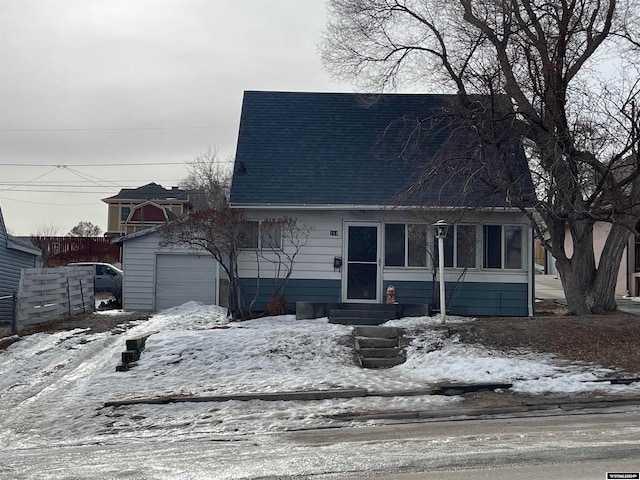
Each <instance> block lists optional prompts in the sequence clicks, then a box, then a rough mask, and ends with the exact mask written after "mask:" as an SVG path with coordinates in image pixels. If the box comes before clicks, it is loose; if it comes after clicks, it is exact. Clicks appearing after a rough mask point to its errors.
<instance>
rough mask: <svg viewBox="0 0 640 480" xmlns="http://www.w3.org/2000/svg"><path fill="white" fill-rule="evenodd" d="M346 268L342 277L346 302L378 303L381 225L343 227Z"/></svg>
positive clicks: (361, 224) (347, 225) (348, 225)
mask: <svg viewBox="0 0 640 480" xmlns="http://www.w3.org/2000/svg"><path fill="white" fill-rule="evenodd" d="M345 230H346V232H347V235H346V245H345V250H346V252H347V255H346V256H347V265H346V267H347V268H346V269H345V275H344V278H343V289H342V291H343V300H344V301H346V302H369V303H379V302H380V297H381V293H380V283H381V282H380V225H379V224H375V223H371V224H369V223H367V224H363V223H359V224H346V226H345Z"/></svg>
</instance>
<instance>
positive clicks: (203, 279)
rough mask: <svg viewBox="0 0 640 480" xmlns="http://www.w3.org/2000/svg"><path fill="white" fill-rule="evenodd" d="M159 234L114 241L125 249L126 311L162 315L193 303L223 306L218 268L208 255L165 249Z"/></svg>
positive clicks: (147, 232)
mask: <svg viewBox="0 0 640 480" xmlns="http://www.w3.org/2000/svg"><path fill="white" fill-rule="evenodd" d="M158 230H159V227H153V228H149V229H147V230H143V231H140V232H135V233H132V234H130V235H126V236H124V237H120V238H118V239H115V240H114V242H115V243H119V244H121V245H122V269H123V270H124V280H123V284H122V306H123V308H124V309H125V310H153V311H159V310H164V309H166V308H170V307H175V306H177V305H182V304H183V303H186V302H189V301H197V302H201V303H204V304H218V305H219V304H220V294H219V291H220V281H219V274H220V270H221V269H220V268H219V266H218V264H217V263H216V262H215V261H214V260H213V259H212V258H211V256H210V255H209V254H208V253H206V252H192V251H189V250H187V249H186V248H177V247H161V246H160V245H159V242H160V236H159V234H158ZM223 303H226V302H223Z"/></svg>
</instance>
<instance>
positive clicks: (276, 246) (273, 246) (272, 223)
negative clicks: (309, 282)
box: [258, 216, 311, 315]
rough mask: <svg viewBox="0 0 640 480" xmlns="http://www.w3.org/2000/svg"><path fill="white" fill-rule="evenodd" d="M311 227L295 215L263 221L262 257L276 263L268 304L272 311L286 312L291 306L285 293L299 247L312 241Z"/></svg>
mask: <svg viewBox="0 0 640 480" xmlns="http://www.w3.org/2000/svg"><path fill="white" fill-rule="evenodd" d="M310 234H311V227H310V226H309V225H305V224H303V225H298V222H297V220H296V219H295V218H293V217H289V216H284V217H281V218H275V219H266V220H263V221H262V222H261V223H260V236H261V248H260V250H259V252H260V254H259V258H258V261H260V258H262V259H264V260H266V261H268V262H270V263H272V264H273V266H274V279H275V284H274V290H273V293H272V295H271V299H270V300H269V302H268V304H267V313H268V314H269V315H283V314H285V313H288V311H289V308H288V305H287V300H286V296H285V290H286V287H287V283H288V282H289V279H290V278H291V274H292V273H293V268H294V266H295V260H296V257H297V256H298V254H299V253H300V250H301V249H302V248H303V247H304V246H305V245H307V243H308V242H309V235H310Z"/></svg>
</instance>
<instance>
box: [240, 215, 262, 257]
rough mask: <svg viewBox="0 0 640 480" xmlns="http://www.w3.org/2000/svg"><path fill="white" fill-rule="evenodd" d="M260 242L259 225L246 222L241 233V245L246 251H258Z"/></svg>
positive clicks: (253, 222)
mask: <svg viewBox="0 0 640 480" xmlns="http://www.w3.org/2000/svg"><path fill="white" fill-rule="evenodd" d="M258 240H259V224H258V222H256V221H249V222H246V224H245V228H243V229H242V232H240V239H239V245H240V248H244V249H254V250H255V249H257V248H258Z"/></svg>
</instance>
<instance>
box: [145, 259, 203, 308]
mask: <svg viewBox="0 0 640 480" xmlns="http://www.w3.org/2000/svg"><path fill="white" fill-rule="evenodd" d="M215 291H216V264H215V261H214V260H213V259H212V258H211V257H209V256H196V255H170V254H167V255H157V256H156V299H155V300H156V301H155V308H156V310H164V309H166V308H170V307H175V306H177V305H182V304H183V303H186V302H189V301H197V302H202V303H204V304H209V305H210V304H213V303H215Z"/></svg>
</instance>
